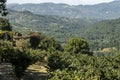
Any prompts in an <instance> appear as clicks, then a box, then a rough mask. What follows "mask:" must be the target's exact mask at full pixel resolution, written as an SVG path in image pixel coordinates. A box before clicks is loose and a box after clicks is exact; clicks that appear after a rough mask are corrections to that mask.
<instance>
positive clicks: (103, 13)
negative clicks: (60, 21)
mask: <svg viewBox="0 0 120 80" xmlns="http://www.w3.org/2000/svg"><path fill="white" fill-rule="evenodd" d="M7 6H8V8H9V9H13V10H17V11H24V10H27V11H30V12H32V13H34V14H41V15H57V16H62V17H69V18H87V19H113V18H119V17H120V10H119V9H120V0H115V1H113V2H110V3H101V4H95V5H77V6H76V5H68V4H54V3H41V4H21V5H20V4H8V5H7Z"/></svg>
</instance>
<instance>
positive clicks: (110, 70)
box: [49, 54, 120, 80]
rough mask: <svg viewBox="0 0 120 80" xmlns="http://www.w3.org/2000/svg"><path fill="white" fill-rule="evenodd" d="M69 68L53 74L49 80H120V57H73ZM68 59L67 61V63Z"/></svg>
mask: <svg viewBox="0 0 120 80" xmlns="http://www.w3.org/2000/svg"><path fill="white" fill-rule="evenodd" d="M71 56H72V57H70V55H69V57H70V58H71V59H70V60H69V63H71V64H70V65H69V66H68V67H67V68H64V69H62V70H60V69H57V70H55V71H53V72H51V73H50V74H51V76H50V78H49V80H71V79H72V80H114V79H116V80H119V79H120V76H119V68H120V64H119V62H117V61H119V57H120V55H118V56H115V57H111V58H105V57H103V58H99V57H93V56H87V55H84V54H77V55H71ZM67 60H68V59H65V61H67Z"/></svg>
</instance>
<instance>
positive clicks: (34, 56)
mask: <svg viewBox="0 0 120 80" xmlns="http://www.w3.org/2000/svg"><path fill="white" fill-rule="evenodd" d="M9 56H10V63H11V64H12V65H13V67H14V73H15V74H16V77H17V78H22V76H23V75H24V72H25V70H26V69H27V68H28V67H29V66H30V65H31V64H33V63H35V62H36V61H38V60H39V57H38V52H37V51H35V50H31V49H30V50H29V49H27V50H24V49H23V50H19V49H15V50H14V53H12V54H11V55H9Z"/></svg>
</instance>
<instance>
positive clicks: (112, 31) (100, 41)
mask: <svg viewBox="0 0 120 80" xmlns="http://www.w3.org/2000/svg"><path fill="white" fill-rule="evenodd" d="M83 36H84V37H86V38H87V39H88V40H90V43H91V44H92V45H91V46H94V47H93V48H94V49H95V48H96V49H97V48H98V49H100V48H102V49H103V48H107V47H118V48H120V18H119V19H113V20H106V21H101V22H98V23H96V24H94V25H93V26H92V27H89V28H87V30H85V32H84V33H83Z"/></svg>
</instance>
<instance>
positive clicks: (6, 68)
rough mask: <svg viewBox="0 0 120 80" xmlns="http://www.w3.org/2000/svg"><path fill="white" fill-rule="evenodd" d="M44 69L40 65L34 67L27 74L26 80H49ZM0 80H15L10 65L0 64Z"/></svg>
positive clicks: (24, 77)
mask: <svg viewBox="0 0 120 80" xmlns="http://www.w3.org/2000/svg"><path fill="white" fill-rule="evenodd" d="M38 69H39V71H38ZM42 69H43V68H42V67H41V66H39V65H32V66H31V67H30V68H28V70H27V71H26V72H25V75H24V76H23V79H24V80H47V77H48V74H47V72H42ZM0 80H15V75H14V73H13V68H12V66H11V64H10V63H2V64H0Z"/></svg>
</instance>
